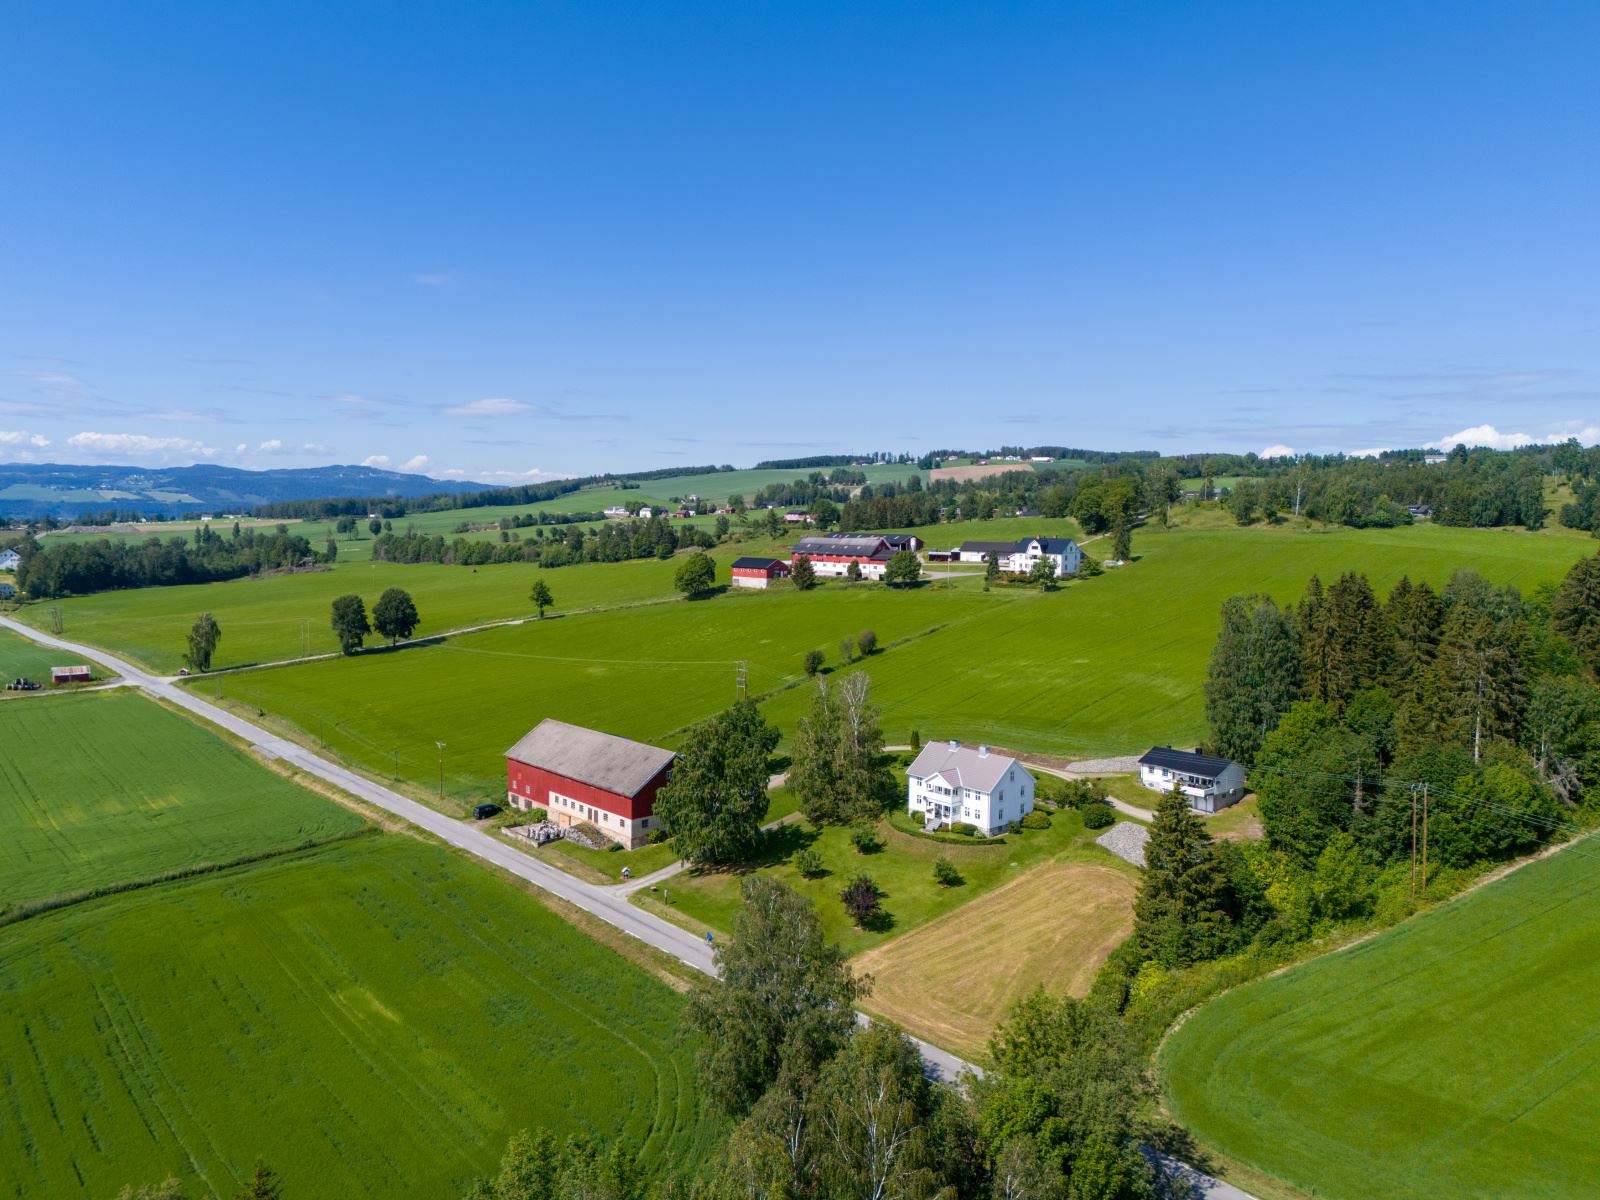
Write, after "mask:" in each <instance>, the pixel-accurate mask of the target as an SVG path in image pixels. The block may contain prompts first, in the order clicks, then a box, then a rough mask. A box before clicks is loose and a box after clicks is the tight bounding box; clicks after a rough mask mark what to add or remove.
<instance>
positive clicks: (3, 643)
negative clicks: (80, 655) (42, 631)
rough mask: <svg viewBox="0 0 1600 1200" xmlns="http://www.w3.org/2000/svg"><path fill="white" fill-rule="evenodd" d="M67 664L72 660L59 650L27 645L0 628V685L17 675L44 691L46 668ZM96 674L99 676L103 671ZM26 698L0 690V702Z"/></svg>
mask: <svg viewBox="0 0 1600 1200" xmlns="http://www.w3.org/2000/svg"><path fill="white" fill-rule="evenodd" d="M69 661H76V660H75V659H71V657H70V656H69V655H64V654H62V653H61V651H59V650H49V649H46V648H45V647H43V646H40V645H38V644H37V643H35V642H30V641H29V640H28V639H27V638H25V637H23V636H22V635H21V634H16V633H12V632H11V631H10V630H9V629H0V685H3V684H7V683H10V682H11V681H12V680H13V679H16V678H17V677H18V676H21V677H22V678H24V679H31V680H32V681H33V682H34V683H42V684H44V686H45V688H46V689H48V688H49V687H50V668H51V667H59V666H64V665H66V664H67V663H68V662H69ZM89 665H90V666H94V665H95V664H93V663H91V664H89ZM99 674H100V675H102V676H103V675H104V674H105V672H104V670H101V671H100V672H99ZM67 686H69V687H70V686H72V685H70V684H69V685H67ZM28 695H29V693H27V692H6V691H0V700H19V699H24V698H26V697H27V696H28Z"/></svg>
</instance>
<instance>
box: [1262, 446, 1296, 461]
mask: <svg viewBox="0 0 1600 1200" xmlns="http://www.w3.org/2000/svg"><path fill="white" fill-rule="evenodd" d="M1261 457H1262V458H1293V457H1294V447H1293V446H1285V445H1283V444H1282V443H1281V442H1279V443H1277V444H1275V445H1271V446H1268V447H1267V448H1266V449H1265V450H1263V451H1262V452H1261Z"/></svg>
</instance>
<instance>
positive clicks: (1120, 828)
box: [1095, 821, 1150, 867]
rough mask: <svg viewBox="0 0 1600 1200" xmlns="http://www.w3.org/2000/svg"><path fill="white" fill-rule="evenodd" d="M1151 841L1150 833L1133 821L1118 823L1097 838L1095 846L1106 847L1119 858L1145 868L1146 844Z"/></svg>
mask: <svg viewBox="0 0 1600 1200" xmlns="http://www.w3.org/2000/svg"><path fill="white" fill-rule="evenodd" d="M1149 840H1150V831H1149V830H1148V829H1146V828H1145V827H1144V826H1143V825H1135V824H1134V823H1133V822H1132V821H1118V822H1117V823H1116V824H1115V825H1113V826H1112V827H1111V828H1110V829H1108V830H1106V831H1105V832H1104V833H1102V834H1101V835H1100V836H1099V837H1097V838H1095V845H1097V846H1104V847H1105V848H1106V849H1107V850H1109V851H1111V853H1113V854H1115V855H1116V856H1117V857H1118V858H1121V859H1126V860H1127V861H1128V862H1131V863H1132V864H1133V865H1134V866H1136V867H1142V866H1144V844H1145V843H1146V842H1148V841H1149Z"/></svg>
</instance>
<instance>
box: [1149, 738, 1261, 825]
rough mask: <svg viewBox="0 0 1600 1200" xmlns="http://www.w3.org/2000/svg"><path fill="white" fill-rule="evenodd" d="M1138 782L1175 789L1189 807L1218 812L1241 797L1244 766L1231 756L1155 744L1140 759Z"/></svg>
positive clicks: (1164, 789)
mask: <svg viewBox="0 0 1600 1200" xmlns="http://www.w3.org/2000/svg"><path fill="white" fill-rule="evenodd" d="M1139 782H1140V783H1142V784H1144V786H1145V787H1147V788H1149V789H1150V790H1151V791H1153V792H1170V791H1171V790H1172V789H1173V788H1177V789H1178V790H1179V791H1180V792H1182V793H1183V794H1184V795H1185V796H1187V797H1188V798H1189V807H1190V808H1193V809H1196V810H1198V811H1200V812H1203V813H1214V812H1220V811H1221V810H1222V809H1224V808H1227V807H1228V806H1229V805H1231V804H1235V803H1237V802H1238V801H1239V800H1240V799H1241V798H1242V797H1243V796H1244V768H1243V767H1242V766H1240V765H1239V764H1238V763H1236V762H1234V761H1233V760H1232V759H1231V758H1218V757H1217V756H1216V755H1214V754H1200V753H1198V752H1193V753H1191V752H1190V751H1188V750H1174V749H1173V748H1172V747H1171V746H1156V747H1154V748H1152V749H1151V750H1150V752H1149V753H1148V754H1146V755H1145V756H1144V757H1143V758H1141V759H1140V760H1139Z"/></svg>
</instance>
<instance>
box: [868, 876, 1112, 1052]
mask: <svg viewBox="0 0 1600 1200" xmlns="http://www.w3.org/2000/svg"><path fill="white" fill-rule="evenodd" d="M1135 886H1136V885H1135V877H1134V875H1133V873H1132V872H1131V871H1126V870H1119V869H1115V868H1112V867H1110V866H1101V865H1099V864H1097V863H1090V862H1052V863H1047V864H1045V865H1043V866H1038V867H1035V868H1033V869H1032V870H1031V871H1028V872H1027V873H1026V874H1024V875H1022V876H1021V877H1020V878H1017V879H1013V880H1011V881H1010V882H1008V883H1004V884H1001V885H1000V886H999V887H997V888H996V889H995V890H994V891H992V892H989V893H988V894H987V895H985V896H983V897H981V898H979V899H977V900H974V901H972V903H970V904H967V905H965V906H964V907H962V908H960V909H958V910H957V911H955V912H952V913H950V914H948V915H946V916H944V917H941V918H939V919H938V920H936V921H933V922H931V923H930V924H927V925H924V926H922V928H920V929H917V930H914V931H912V932H911V933H908V934H906V935H905V936H904V937H900V938H896V939H894V940H893V941H892V942H886V943H884V944H883V945H881V946H876V947H874V948H873V949H871V950H868V951H866V952H865V953H863V954H861V955H860V956H859V957H857V958H856V960H855V968H856V971H857V972H858V973H866V974H870V975H871V976H872V978H873V986H872V994H871V996H870V997H869V998H868V1001H867V1004H866V1007H867V1008H868V1009H869V1010H870V1011H871V1012H873V1013H875V1014H877V1015H878V1016H881V1017H888V1018H889V1019H890V1020H892V1021H897V1022H899V1023H900V1024H901V1025H904V1026H905V1027H906V1028H907V1029H909V1030H910V1031H911V1032H912V1033H914V1034H916V1035H917V1036H918V1037H923V1038H927V1039H928V1040H929V1041H931V1042H933V1043H935V1044H936V1045H940V1046H947V1047H949V1048H950V1049H951V1050H954V1051H955V1052H956V1053H958V1054H961V1055H963V1056H965V1057H967V1058H977V1059H982V1058H984V1057H985V1054H986V1049H987V1046H988V1041H989V1035H990V1034H991V1033H992V1032H993V1031H994V1029H995V1027H996V1026H997V1025H999V1024H1000V1023H1001V1022H1002V1021H1004V1020H1005V1017H1006V1014H1007V1013H1008V1012H1009V1011H1010V1009H1011V1006H1012V1005H1013V1004H1015V1003H1016V1002H1017V1001H1018V1000H1020V999H1021V998H1022V997H1023V996H1025V995H1027V994H1028V993H1029V992H1031V991H1032V990H1033V989H1034V988H1035V987H1037V986H1040V985H1042V986H1043V987H1044V988H1045V989H1046V990H1048V991H1050V992H1054V993H1056V994H1058V995H1060V994H1066V995H1070V996H1084V995H1086V994H1087V993H1088V991H1089V985H1090V984H1091V983H1092V982H1094V975H1095V972H1096V971H1098V970H1099V969H1100V965H1101V964H1102V963H1104V962H1105V960H1106V957H1107V956H1108V955H1109V954H1110V953H1111V952H1112V951H1113V950H1115V949H1116V948H1117V946H1118V945H1120V944H1121V942H1122V941H1123V939H1124V938H1126V937H1127V936H1128V934H1129V933H1131V932H1132V931H1133V895H1134V890H1135Z"/></svg>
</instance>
